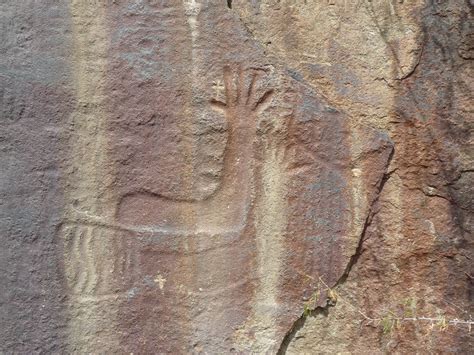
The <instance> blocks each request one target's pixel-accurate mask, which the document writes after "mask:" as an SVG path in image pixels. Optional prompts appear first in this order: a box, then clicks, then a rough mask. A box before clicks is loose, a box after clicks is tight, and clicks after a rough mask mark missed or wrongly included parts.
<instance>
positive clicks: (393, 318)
mask: <svg viewBox="0 0 474 355" xmlns="http://www.w3.org/2000/svg"><path fill="white" fill-rule="evenodd" d="M307 276H308V277H309V278H311V279H313V280H314V278H312V277H311V276H309V275H307ZM321 285H322V287H321ZM321 291H327V295H328V300H327V301H328V304H330V305H334V304H335V303H336V302H337V301H340V302H341V303H344V304H346V305H347V306H349V307H350V308H352V309H353V310H354V311H356V312H357V313H359V314H360V315H361V316H362V318H364V320H366V321H367V322H368V323H369V324H370V323H372V324H375V325H377V326H380V327H381V328H382V332H383V333H384V334H389V333H391V332H392V331H393V330H394V329H400V328H401V325H402V323H404V322H424V323H429V324H431V328H438V329H439V330H441V331H445V330H446V329H447V328H448V327H450V326H460V325H466V326H467V329H468V331H469V332H471V330H472V326H473V325H474V320H473V319H472V316H471V315H469V319H458V318H451V319H450V318H447V317H446V315H444V314H443V313H442V312H438V315H437V316H436V317H424V316H417V314H416V306H417V301H416V299H413V298H407V299H405V300H404V301H403V302H402V307H403V309H402V311H403V312H402V316H399V315H397V314H395V313H394V312H392V311H390V310H389V311H387V313H386V314H385V315H382V316H378V317H375V318H373V317H369V316H368V315H367V314H366V313H365V312H363V311H361V310H360V309H359V308H358V307H356V306H354V305H353V304H352V303H350V302H349V301H347V300H346V299H344V298H343V297H342V296H341V295H340V293H338V292H336V290H335V289H334V288H331V287H329V286H328V285H327V284H326V283H325V282H324V280H323V279H322V278H321V277H319V281H318V287H317V289H316V291H315V292H314V293H313V294H312V296H311V297H310V299H309V300H308V301H307V302H306V303H305V304H304V306H303V307H304V308H303V315H304V316H305V317H307V316H309V315H311V312H312V311H313V310H314V307H315V306H316V304H317V301H318V298H319V295H320V294H321ZM456 307H457V306H456ZM457 308H459V307H457ZM463 312H464V313H466V314H467V312H465V311H463Z"/></svg>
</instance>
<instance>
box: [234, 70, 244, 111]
mask: <svg viewBox="0 0 474 355" xmlns="http://www.w3.org/2000/svg"><path fill="white" fill-rule="evenodd" d="M236 80H237V83H236V84H237V98H236V101H237V103H238V104H240V103H244V102H245V101H246V98H245V97H244V95H245V94H246V93H244V86H245V75H244V71H243V70H242V66H241V65H239V66H238V68H237V73H236Z"/></svg>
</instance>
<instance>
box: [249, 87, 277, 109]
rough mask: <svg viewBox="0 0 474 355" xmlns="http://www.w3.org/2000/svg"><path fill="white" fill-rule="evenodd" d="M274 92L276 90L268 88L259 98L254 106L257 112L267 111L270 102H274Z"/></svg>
mask: <svg viewBox="0 0 474 355" xmlns="http://www.w3.org/2000/svg"><path fill="white" fill-rule="evenodd" d="M273 94H274V91H273V90H268V91H266V92H265V93H264V94H263V95H262V96H261V97H260V99H258V101H257V103H256V104H255V106H254V108H253V109H254V110H255V111H257V113H261V112H263V111H265V110H266V109H267V108H268V106H270V103H271V102H272V99H273Z"/></svg>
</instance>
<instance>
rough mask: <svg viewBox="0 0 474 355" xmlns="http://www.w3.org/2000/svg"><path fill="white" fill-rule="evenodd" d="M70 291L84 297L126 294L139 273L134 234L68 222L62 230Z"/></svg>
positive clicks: (60, 229)
mask: <svg viewBox="0 0 474 355" xmlns="http://www.w3.org/2000/svg"><path fill="white" fill-rule="evenodd" d="M58 235H59V236H60V238H59V243H60V245H61V246H62V249H63V251H64V254H65V256H66V260H68V264H67V265H66V279H67V284H68V287H69V288H70V292H71V293H73V294H76V295H81V297H88V296H92V295H96V296H104V295H113V294H118V293H120V292H123V291H124V290H125V289H127V288H128V287H129V285H130V279H129V278H130V277H131V275H132V274H135V273H136V267H137V259H136V257H137V255H136V253H134V252H133V250H134V249H133V248H134V246H133V243H130V234H129V235H127V234H126V232H123V231H117V230H113V229H111V228H108V227H102V226H100V225H96V224H86V223H64V224H62V225H61V227H60V228H59V230H58Z"/></svg>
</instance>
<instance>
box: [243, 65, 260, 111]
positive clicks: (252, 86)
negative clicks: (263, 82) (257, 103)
mask: <svg viewBox="0 0 474 355" xmlns="http://www.w3.org/2000/svg"><path fill="white" fill-rule="evenodd" d="M257 77H258V73H257V72H255V71H252V77H251V79H250V84H249V88H248V90H247V98H246V100H245V104H246V105H248V104H249V102H250V99H251V98H253V97H254V96H255V83H256V82H257Z"/></svg>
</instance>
